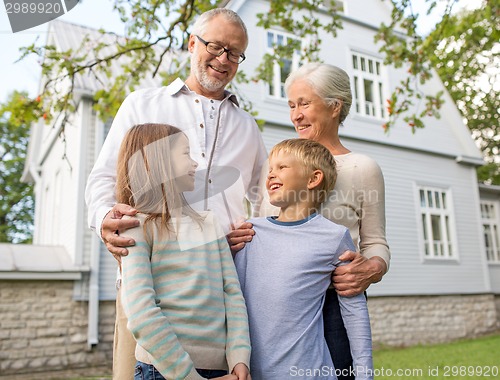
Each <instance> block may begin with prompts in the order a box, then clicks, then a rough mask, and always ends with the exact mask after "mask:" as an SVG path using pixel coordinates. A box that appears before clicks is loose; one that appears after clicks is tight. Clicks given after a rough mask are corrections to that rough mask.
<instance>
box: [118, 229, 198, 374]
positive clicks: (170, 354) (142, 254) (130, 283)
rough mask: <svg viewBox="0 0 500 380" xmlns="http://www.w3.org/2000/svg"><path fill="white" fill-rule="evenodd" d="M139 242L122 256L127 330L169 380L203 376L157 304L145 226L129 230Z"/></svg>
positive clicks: (123, 294) (123, 298) (123, 299)
mask: <svg viewBox="0 0 500 380" xmlns="http://www.w3.org/2000/svg"><path fill="white" fill-rule="evenodd" d="M129 231H130V235H131V236H132V237H133V238H134V239H135V241H136V245H135V246H133V247H130V248H129V254H128V255H127V256H123V258H122V302H123V307H124V310H125V314H126V315H127V319H128V324H127V327H128V329H129V330H130V331H131V332H132V334H133V335H134V338H135V340H136V341H137V344H138V345H139V346H141V348H142V349H144V350H145V351H146V352H147V353H148V354H149V358H150V359H151V361H152V364H153V365H154V367H155V368H156V369H157V370H158V371H159V372H160V373H161V374H162V375H163V376H164V377H165V378H168V379H196V380H199V379H203V377H201V376H200V375H198V372H197V371H196V369H195V367H194V364H193V362H192V360H191V358H190V356H189V354H188V353H187V352H186V351H184V349H183V347H182V345H181V343H180V342H179V340H178V339H177V336H176V334H175V332H174V330H173V328H172V326H171V324H170V323H169V321H168V319H167V318H166V317H165V316H164V314H163V313H162V310H161V308H160V307H159V306H157V304H156V298H157V297H156V293H155V290H154V284H153V275H152V270H151V258H150V257H151V256H150V255H151V249H152V248H151V246H150V245H149V244H148V243H147V241H154V239H147V240H146V239H145V236H144V233H143V228H142V225H141V226H139V227H136V228H134V229H131V230H129Z"/></svg>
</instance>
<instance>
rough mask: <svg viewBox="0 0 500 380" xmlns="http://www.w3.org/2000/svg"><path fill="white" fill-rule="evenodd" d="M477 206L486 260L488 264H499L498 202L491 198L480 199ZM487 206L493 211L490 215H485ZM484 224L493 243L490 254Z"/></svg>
mask: <svg viewBox="0 0 500 380" xmlns="http://www.w3.org/2000/svg"><path fill="white" fill-rule="evenodd" d="M479 207H480V213H481V226H482V232H483V239H484V248H485V254H486V261H487V262H488V264H500V218H499V207H498V202H495V201H491V200H481V201H480V202H479ZM487 208H489V209H490V210H492V211H493V215H492V216H488V217H486V216H485V213H486V209H487ZM486 226H488V227H489V230H490V240H491V242H492V243H493V247H491V250H492V252H491V254H490V253H489V252H488V245H487V239H486V228H485V227H486Z"/></svg>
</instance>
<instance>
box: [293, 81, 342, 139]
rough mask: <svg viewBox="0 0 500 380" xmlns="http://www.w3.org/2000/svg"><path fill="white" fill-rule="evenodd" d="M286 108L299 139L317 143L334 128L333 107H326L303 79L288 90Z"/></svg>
mask: <svg viewBox="0 0 500 380" xmlns="http://www.w3.org/2000/svg"><path fill="white" fill-rule="evenodd" d="M287 95H288V106H289V107H290V120H291V121H292V123H293V125H294V127H295V130H296V131H297V134H298V135H299V138H303V139H310V140H315V141H319V140H320V136H321V135H322V134H324V133H325V132H328V130H329V129H330V128H335V118H334V107H333V106H328V105H327V104H326V103H325V101H324V100H323V99H322V98H321V97H319V96H318V95H317V94H316V92H315V91H314V90H313V89H312V87H311V85H310V84H309V83H307V82H306V81H305V80H303V79H298V80H296V81H295V82H293V83H292V84H291V85H290V87H289V88H288V92H287Z"/></svg>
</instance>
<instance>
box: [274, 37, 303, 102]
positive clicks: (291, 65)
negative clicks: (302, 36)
mask: <svg viewBox="0 0 500 380" xmlns="http://www.w3.org/2000/svg"><path fill="white" fill-rule="evenodd" d="M292 44H296V45H297V46H295V49H294V51H293V56H292V59H288V58H286V59H285V58H282V59H281V64H279V63H277V62H275V64H274V67H273V78H272V81H271V84H269V86H268V94H269V95H271V96H275V97H277V98H280V99H286V95H285V87H284V86H285V80H286V78H287V76H288V74H290V72H291V71H292V70H295V69H297V68H298V67H299V57H300V48H301V42H300V40H299V39H297V38H295V37H294V36H292V35H291V34H286V33H283V32H273V31H268V32H267V45H266V46H267V50H268V53H269V54H274V48H275V47H276V46H289V45H292Z"/></svg>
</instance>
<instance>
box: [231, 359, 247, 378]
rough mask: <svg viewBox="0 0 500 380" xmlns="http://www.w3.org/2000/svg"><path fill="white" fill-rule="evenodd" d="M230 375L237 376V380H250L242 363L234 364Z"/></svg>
mask: <svg viewBox="0 0 500 380" xmlns="http://www.w3.org/2000/svg"><path fill="white" fill-rule="evenodd" d="M231 373H232V374H234V375H236V376H238V380H252V376H250V371H249V369H248V367H247V366H246V365H245V364H243V363H238V364H236V365H235V366H234V368H233V372H231Z"/></svg>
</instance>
